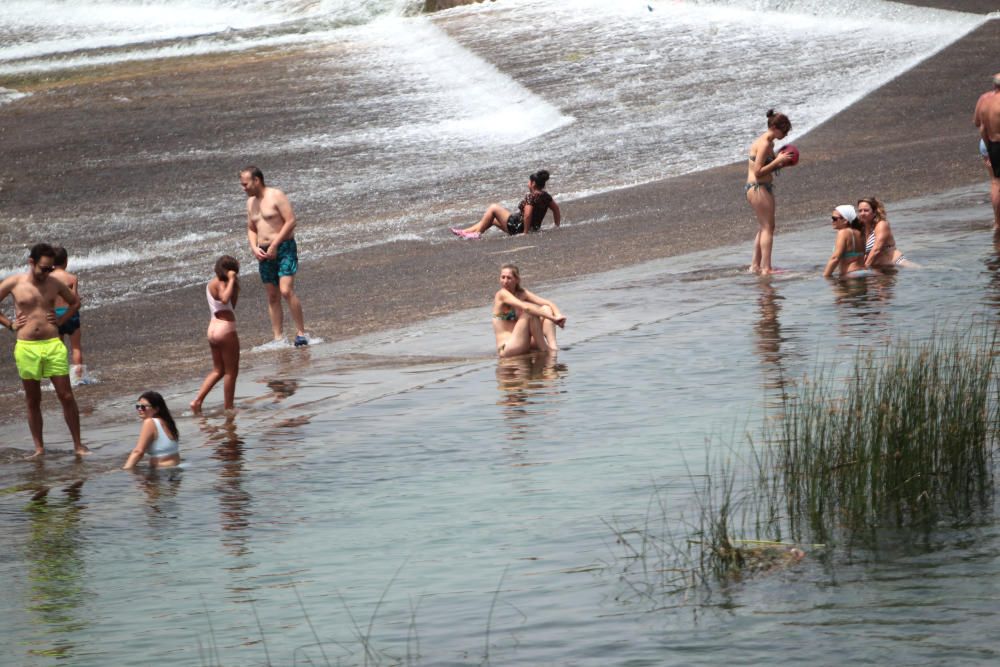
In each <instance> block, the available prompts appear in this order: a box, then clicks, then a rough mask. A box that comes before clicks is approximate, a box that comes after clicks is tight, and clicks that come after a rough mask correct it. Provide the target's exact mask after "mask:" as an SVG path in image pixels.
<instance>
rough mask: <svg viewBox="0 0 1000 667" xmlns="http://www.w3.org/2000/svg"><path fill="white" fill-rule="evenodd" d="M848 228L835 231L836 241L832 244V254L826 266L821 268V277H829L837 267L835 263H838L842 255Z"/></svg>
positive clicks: (848, 231) (845, 245)
mask: <svg viewBox="0 0 1000 667" xmlns="http://www.w3.org/2000/svg"><path fill="white" fill-rule="evenodd" d="M844 232H847V233H848V234H849V233H850V230H847V229H841V230H840V231H839V232H837V242H836V243H834V244H833V254H832V255H830V261H828V262H827V263H826V268H825V269H823V277H824V278H829V277H830V276H832V275H833V272H834V271H835V270H836V269H837V265H838V264H839V263H840V258H841V257H843V256H844V249H845V248H846V247H847V234H845V233H844Z"/></svg>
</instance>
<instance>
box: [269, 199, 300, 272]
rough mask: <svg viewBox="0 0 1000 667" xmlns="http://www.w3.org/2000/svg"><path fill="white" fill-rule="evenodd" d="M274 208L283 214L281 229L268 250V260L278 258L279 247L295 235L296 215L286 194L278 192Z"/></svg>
mask: <svg viewBox="0 0 1000 667" xmlns="http://www.w3.org/2000/svg"><path fill="white" fill-rule="evenodd" d="M274 206H275V208H277V209H278V213H280V214H281V229H279V230H278V233H277V234H276V235H275V237H274V238H273V239H271V244H270V246H268V248H267V258H268V259H274V258H276V257H277V256H278V246H280V245H281V244H282V243H283V242H284V241H286V240H288V239H290V238H292V234H294V233H295V214H294V213H293V212H292V205H291V203H289V201H288V197H286V196H285V193H284V192H281V191H278V192H276V193H275V196H274Z"/></svg>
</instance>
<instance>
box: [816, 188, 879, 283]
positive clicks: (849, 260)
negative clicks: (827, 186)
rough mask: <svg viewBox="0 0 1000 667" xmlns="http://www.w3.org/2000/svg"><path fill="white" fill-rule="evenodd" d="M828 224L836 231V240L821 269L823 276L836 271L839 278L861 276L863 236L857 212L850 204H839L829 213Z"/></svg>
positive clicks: (863, 248)
mask: <svg viewBox="0 0 1000 667" xmlns="http://www.w3.org/2000/svg"><path fill="white" fill-rule="evenodd" d="M830 224H831V225H832V226H833V228H834V230H836V232H837V242H836V243H835V244H834V246H833V254H832V255H830V261H828V262H827V263H826V268H825V269H823V276H824V277H827V278H829V277H830V276H832V275H833V274H834V272H837V273H838V274H839V275H840V277H841V278H844V277H852V276H863V275H866V274H867V273H869V272H868V271H866V270H865V236H864V234H863V233H862V232H861V223H860V222H858V214H857V213H856V212H855V210H854V207H853V206H851V205H850V204H841V205H840V206H838V207H837V208H835V209H833V211H832V212H831V213H830Z"/></svg>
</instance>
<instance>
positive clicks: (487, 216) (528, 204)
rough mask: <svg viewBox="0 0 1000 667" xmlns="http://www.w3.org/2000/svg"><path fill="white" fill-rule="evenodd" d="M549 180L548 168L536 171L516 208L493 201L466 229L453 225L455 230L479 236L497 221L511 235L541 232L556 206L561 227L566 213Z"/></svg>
mask: <svg viewBox="0 0 1000 667" xmlns="http://www.w3.org/2000/svg"><path fill="white" fill-rule="evenodd" d="M548 180H549V172H547V171H545V170H544V169H540V170H538V171H536V172H535V173H533V174H532V175H531V176H529V177H528V194H526V195H525V196H524V199H522V200H521V203H520V204H518V205H517V210H516V211H514V212H513V213H512V212H510V211H508V210H507V209H506V208H504V207H503V206H501V205H500V204H490V206H489V208H487V209H486V213H484V214H483V217H482V219H481V220H480V221H479V222H477V223H476V224H474V225H472V226H471V227H466V228H465V229H462V228H460V227H452V228H451V233H452V234H455V235H456V236H461V237H462V238H463V239H478V238H479V237H480V236H481V235H482V234H483V233H484V232H485V231H486V230H488V229H489V228H490V227H492V226H494V225H496V226H497V227H499V228H500V229H502V230H503V231H505V232H507V233H508V234H510V235H511V236H513V235H515V234H527V233H529V232H537V231H538V230H539V229H541V228H542V220H544V219H545V214H546V213H547V212H548V211H549V209H552V217H553V219H554V222H555V224H556V227H558V226H559V223H560V222H561V221H562V214H561V212H560V211H559V205H558V204H556V202H555V200H554V199H552V195H550V194H549V193H548V192H546V191H545V184H546V183H547V182H548Z"/></svg>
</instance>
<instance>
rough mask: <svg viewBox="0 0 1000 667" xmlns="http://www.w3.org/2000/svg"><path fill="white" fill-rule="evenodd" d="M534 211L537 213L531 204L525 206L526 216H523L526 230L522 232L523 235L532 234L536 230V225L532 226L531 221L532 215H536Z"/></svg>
mask: <svg viewBox="0 0 1000 667" xmlns="http://www.w3.org/2000/svg"><path fill="white" fill-rule="evenodd" d="M534 211H535V207H534V206H532V205H531V204H525V205H524V214H523V215H524V229H522V230H521V233H522V234H530V233H532V232H533V231H535V230H534V225H532V224H531V220H532V218H531V215H532V213H534Z"/></svg>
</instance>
